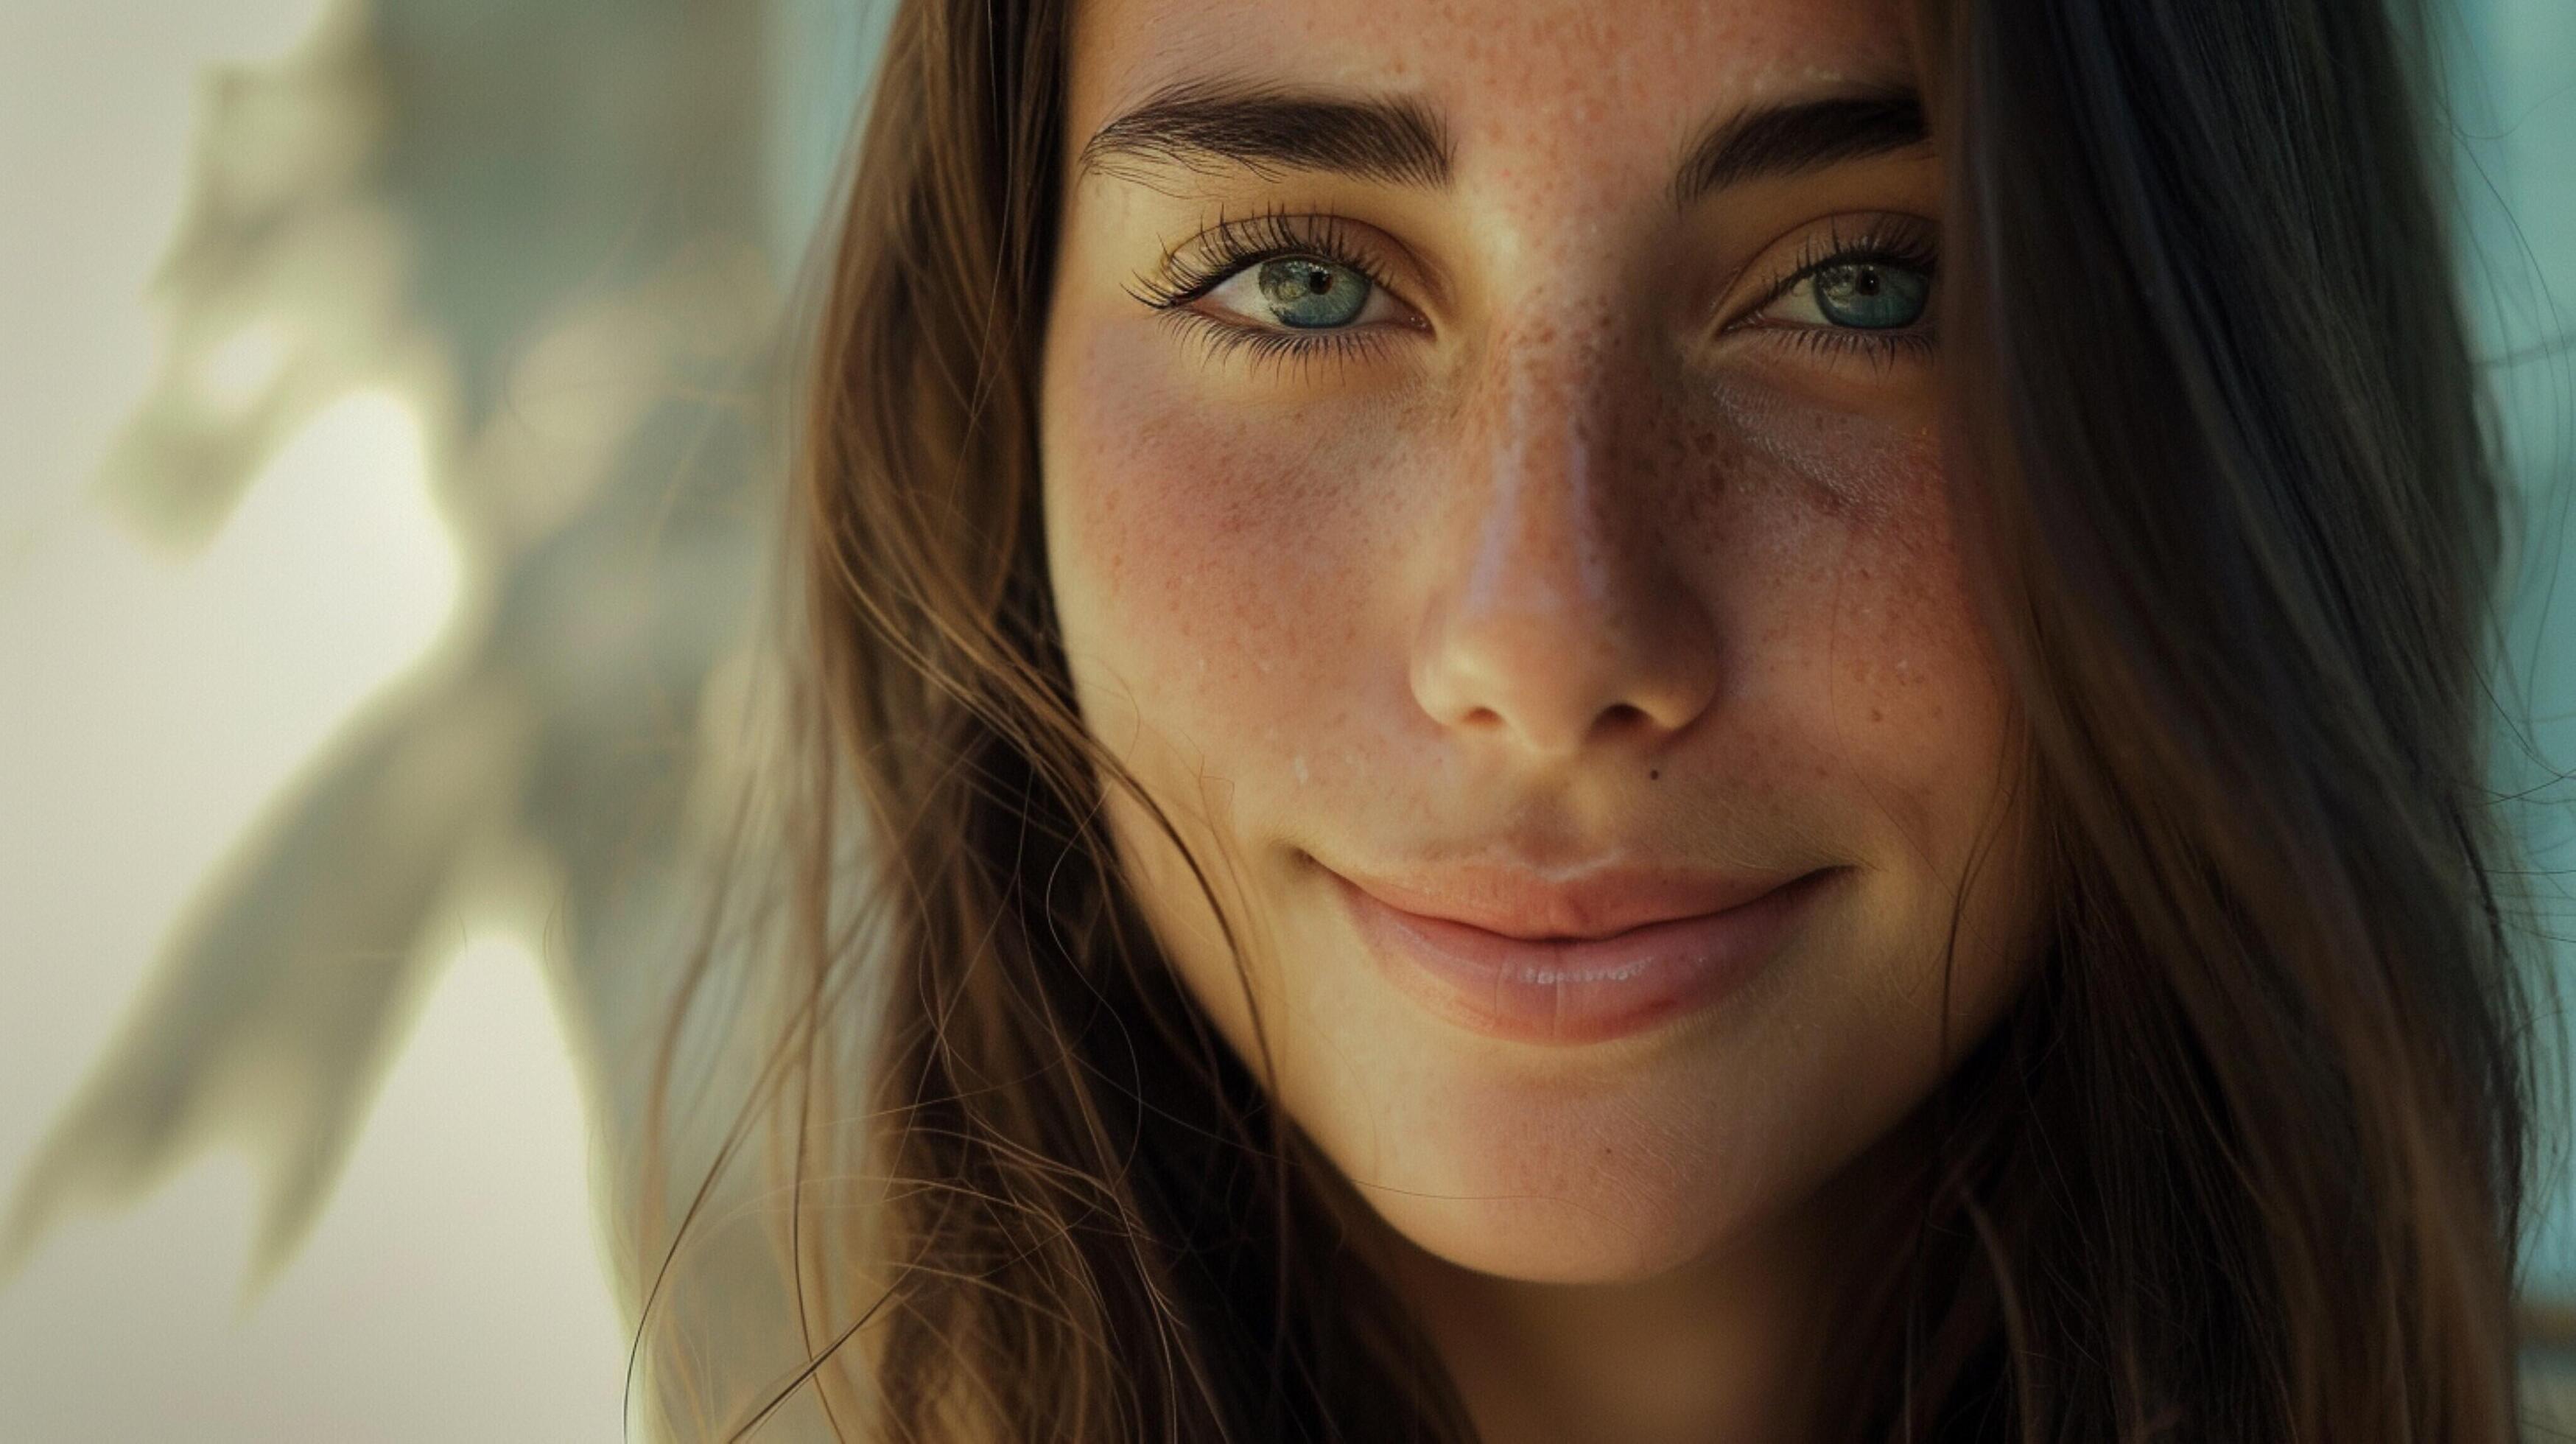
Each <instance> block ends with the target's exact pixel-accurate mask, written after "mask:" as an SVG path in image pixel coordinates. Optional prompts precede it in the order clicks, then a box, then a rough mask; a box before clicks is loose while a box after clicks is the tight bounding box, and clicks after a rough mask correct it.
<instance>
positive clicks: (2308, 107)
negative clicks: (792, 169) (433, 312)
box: [648, 0, 2529, 1444]
mask: <svg viewBox="0 0 2576 1444" xmlns="http://www.w3.org/2000/svg"><path fill="white" fill-rule="evenodd" d="M2421 53H2422V50H2421V47H2420V45H2419V44H2418V38H2417V37H2415V36H2414V35H2412V34H2411V33H2409V32H2407V31H2406V30H2404V29H2403V28H2402V27H2399V26H2397V25H2395V24H2393V23H2392V22H2391V21H2389V20H2388V19H2386V18H2385V17H2383V16H2382V15H2381V14H2380V13H2379V12H2378V11H2377V10H2376V8H2374V7H2373V6H2370V5H2366V4H2353V3H2349V0H2265V3H2259V4H2251V3H2242V4H2225V5H2186V4H2181V3H2169V0H2152V3H2141V0H1971V3H1960V4H1956V5H1945V4H1931V5H1928V6H1925V7H1923V8H1921V9H1919V10H1917V9H1909V8H1907V7H1905V6H1904V5H1902V4H1899V3H1895V0H1632V3H1622V4H1618V5H1595V4H1585V3H1574V0H1566V3H1557V0H1438V3H1433V0H1303V3H1300V4H1297V5H1293V6H1289V5H1270V4H1260V3H1254V0H1082V3H1080V4H1073V5H1062V4H1054V3H1043V0H1029V3H1020V4H1002V3H983V0H977V3H965V0H912V3H906V4H904V5H903V6H902V7H901V9H900V12H899V14H898V15H897V17H896V19H895V21H894V24H893V31H892V37H891V40H890V42H889V46H888V50H887V54H886V59H885V62H884V69H883V72H882V75H881V77H880V80H879V82H878V89H877V92H876V98H875V101H874V110H873V112H872V114H871V116H870V118H869V120H868V125H867V131H866V136H865V144H864V147H863V150H862V153H861V155H860V156H859V159H858V161H857V166H856V171H855V185H856V189H855V192H854V193H853V194H852V196H851V198H850V202H849V207H848V210H847V214H846V234H845V237H844V239H843V241H842V244H841V249H840V252H839V261H838V266H837V269H836V272H835V275H834V283H833V287H832V290H831V294H830V298H829V302H828V305H827V307H826V314H825V318H824V322H823V327H822V344H821V346H820V352H819V371H818V373H817V376H816V389H815V390H814V392H813V398H812V406H811V426H810V431H809V434H808V443H809V454H808V457H807V462H808V464H807V466H806V468H805V471H804V476H805V484H804V486H803V487H802V490H801V493H800V497H799V501H800V512H799V520H800V525H801V527H802V528H803V534H804V537H805V539H806V541H805V551H804V553H803V560H804V565H805V570H806V574H807V581H808V584H809V594H808V595H809V603H810V605H809V606H808V608H807V612H806V624H807V635H806V636H805V637H804V638H803V640H802V642H801V646H802V647H803V648H804V649H805V654H806V656H807V657H808V658H809V660H810V663H811V665H810V668H809V675H808V677H807V679H806V680H807V682H808V684H809V685H808V686H807V687H806V688H804V689H803V693H802V706H803V708H804V711H803V713H802V714H801V715H803V716H804V717H805V718H806V719H807V721H808V722H809V723H810V724H811V725H810V726H808V727H807V729H806V734H807V741H808V742H809V743H810V744H811V750H810V754H809V755H810V763H811V766H812V769H813V771H812V773H811V774H810V776H809V779H808V781H807V782H806V784H805V788H804V791H803V792H802V794H801V798H802V801H803V802H804V804H805V807H804V810H803V812H802V816H801V824H800V829H799V834H798V845H799V847H800V848H801V852H800V856H801V857H802V859H803V866H802V868H801V870H800V871H799V872H798V873H797V874H796V878H797V882H798V889H797V892H796V895H795V897H794V899H793V900H792V907H793V909H794V912H793V916H794V918H795V919H796V921H797V927H796V930H795V937H796V939H797V940H798V946H797V948H796V950H795V954H794V958H793V961H792V963H790V964H786V965H780V966H778V967H777V968H776V969H775V970H774V971H773V972H772V973H771V974H770V975H769V978H770V980H771V981H773V982H777V983H779V984H780V986H781V988H782V991H783V993H784V995H785V1000H786V1003H787V1005H788V1011H787V1014H786V1016H787V1018H788V1020H789V1027H788V1031H787V1033H786V1034H785V1041H784V1043H783V1044H782V1045H781V1046H780V1048H779V1049H778V1051H777V1053H776V1055H775V1057H774V1058H773V1060H772V1061H773V1063H774V1065H775V1066H774V1067H773V1070H772V1072H771V1073H770V1075H769V1079H770V1082H771V1083H772V1084H773V1085H774V1086H772V1087H771V1088H770V1089H768V1090H767V1091H765V1092H764V1093H763V1094H762V1095H761V1098H760V1100H759V1102H758V1105H757V1109H756V1115H755V1118H754V1119H751V1120H747V1121H746V1130H747V1134H746V1136H748V1137H751V1138H755V1139H760V1138H766V1139H769V1140H771V1141H772V1142H774V1143H775V1144H776V1150H775V1157H776V1160H777V1162H778V1165H779V1167H780V1169H781V1170H782V1172H783V1174H784V1179H783V1182H784V1184H785V1187H784V1188H783V1189H782V1190H781V1191H780V1192H779V1193H778V1194H777V1195H776V1196H775V1197H776V1200H777V1201H776V1202H775V1203H774V1204H773V1205H772V1207H773V1208H774V1209H775V1211H776V1213H777V1215H778V1216H779V1217H780V1218H781V1220H782V1221H783V1223H784V1225H785V1227H784V1228H783V1230H782V1236H783V1238H784V1239H785V1241H786V1243H787V1246H788V1251H789V1257H790V1260H791V1263H792V1272H791V1276H792V1278H793V1281H794V1288H793V1290H792V1294H791V1296H790V1301H789V1303H788V1304H786V1305H784V1306H783V1307H785V1308H787V1309H790V1310H792V1314H793V1328H794V1329H795V1331H796V1337H797V1340H798V1350H797V1352H798V1358H797V1361H796V1366H795V1367H794V1368H792V1369H790V1370H788V1371H787V1372H786V1373H785V1374H784V1375H782V1376H780V1377H778V1378H775V1379H766V1380H763V1381H761V1382H762V1385H763V1387H762V1389H761V1390H760V1392H759V1396H758V1397H756V1398H754V1399H752V1400H750V1401H749V1404H748V1406H747V1407H744V1408H741V1409H739V1410H735V1409H733V1408H732V1407H731V1406H730V1404H728V1405H726V1406H725V1407H723V1408H720V1409H716V1410H714V1411H712V1412H705V1411H701V1412H696V1413H692V1414H689V1415H688V1416H686V1417H685V1419H683V1420H682V1421H681V1422H678V1423H675V1424H674V1425H673V1427H674V1428H675V1429H676V1430H678V1431H680V1432H684V1433H688V1434H690V1435H691V1436H692V1437H696V1436H699V1435H704V1436H707V1437H742V1436H744V1435H746V1434H749V1433H751V1432H753V1431H754V1430H756V1429H759V1428H763V1427H770V1426H774V1425H775V1424H776V1423H777V1421H778V1420H779V1419H781V1418H783V1417H785V1416H784V1415H783V1414H781V1413H780V1412H778V1411H779V1410H780V1409H782V1408H784V1407H787V1406H790V1405H792V1406H793V1407H795V1408H796V1409H798V1410H800V1411H803V1417H806V1418H808V1419H809V1420H811V1421H813V1423H814V1424H815V1425H816V1427H818V1428H820V1429H823V1430H827V1431H829V1432H831V1433H834V1434H836V1435H837V1436H838V1437H841V1438H846V1439H869V1440H874V1439H905V1440H916V1439H917V1440H940V1441H966V1440H973V1441H996V1440H1027V1439H1066V1440H1086V1441H1090V1440H1098V1441H1110V1440H1119V1441H1125V1440H1186V1441H1204V1440H1241V1441H1255V1440H1259V1441H1267V1440H1292V1439H1293V1440H1323V1439H1333V1440H1378V1439H1408V1440H1468V1439H1481V1440H1485V1441H1489V1444H1505V1441H1536V1440H1608V1441H1718V1440H1765V1441H1769V1440H1810V1439H1812V1440H1862V1439H1867V1440H1913V1441H1934V1440H1965V1439H1977V1440H1987V1439H1998V1440H2001V1439H2010V1440H2034V1441H2035V1440H2122V1441H2136V1440H2148V1439H2188V1440H2195V1441H2199V1440H2240V1439H2241V1440H2249V1441H2250V1440H2261V1441H2279V1440H2314V1441H2335V1444H2356V1441H2397V1440H2417V1441H2430V1440H2445V1441H2472V1440H2497V1441H2500V1440H2504V1439H2506V1438H2509V1437H2511V1436H2512V1434H2513V1432H2514V1428H2515V1425H2514V1418H2513V1356H2514V1336H2513V1321H2512V1313H2511V1287H2512V1282H2513V1278H2514V1252H2513V1240H2514V1239H2515V1237H2516V1229H2517V1224H2518V1220H2519V1216H2520V1209H2521V1196H2522V1192H2521V1190H2522V1180H2523V1172H2524V1169H2525V1166H2526V1164H2525V1159H2526V1151H2527V1144H2526V1126H2527V1125H2526V1113H2525V1110H2526V1098H2527V1096H2528V1090H2529V1084H2528V1079H2527V1068H2528V1063H2527V1060H2526V1059H2525V1058H2524V1057H2523V1056H2522V1055H2521V1054H2520V1053H2519V1052H2518V1051H2517V1050H2518V1048H2519V1046H2520V1044H2519V1042H2518V1040H2519V1038H2520V1036H2521V1034H2520V1032H2519V1031H2518V1030H2519V1028H2520V1026H2521V1024H2520V1020H2521V1018H2522V1017H2523V1008H2524V1005H2523V1003H2522V1001H2521V994H2520V989H2521V986H2522V984H2521V982H2520V981H2519V974H2518V973H2517V972H2516V971H2515V969H2516V959H2515V957H2514V950H2513V948H2512V946H2510V944H2511V941H2512V936H2513V935H2512V933H2511V931H2510V929H2509V928H2508V925H2507V922H2506V919H2507V917H2508V916H2509V914H2510V909H2509V908H2508V907H2506V906H2504V905H2502V904H2500V902H2499V899H2498V895H2497V891H2496V884H2495V879H2496V878H2497V877H2498V876H2499V875H2501V874H2502V873H2503V872H2504V869H2503V868H2501V866H2500V865H2499V862H2498V856H2499V854H2498V848H2499V841H2498V837H2497V830H2496V829H2495V828H2494V826H2493V824H2492V823H2491V821H2490V819H2489V818H2488V817H2487V816H2486V815H2485V813H2484V812H2483V810H2482V808H2483V799H2484V792H2483V790H2482V786H2481V784H2482V764H2481V753H2482V746H2481V740H2480V739H2481V737H2482V735H2483V730H2484V727H2485V725H2486V720H2487V719H2486V717H2485V714H2484V713H2483V711H2482V697H2483V693H2482V691H2481V679H2482V675H2483V672H2482V667H2483V661H2484V657H2485V655H2486V653H2485V647H2484V638H2485V635H2486V632H2485V629H2484V622H2485V619H2486V617H2487V615H2488V613H2487V605H2488V593H2489V589H2490V585H2491V579H2492V576H2493V573H2494V571H2495V569H2496V565H2497V555H2498V550H2499V535H2500V523H2499V516H2498V507H2499V500H2498V493H2497V489H2496V486H2495V484H2494V482H2493V480H2492V478H2491V476H2490V472H2489V469H2488V464H2487V461H2486V459H2485V456H2484V452H2483V447H2482V438H2481V430H2480V425H2479V418H2478V407H2477V404H2476V401H2475V398H2474V386H2473V375H2472V371H2471V367H2470V363H2469V361H2468V359H2467V356H2466V354H2465V351H2464V343H2463V338H2462V324H2461V319H2460V315H2459V311H2458V305H2457V302H2456V299H2455V297H2454V293H2453V286H2452V279H2451V277H2452V272H2451V268H2450V260H2449V250H2448V247H2447V244H2446V241H2445V238H2444V235H2443V226H2442V224H2441V215H2440V207H2439V205H2438V203H2437V197H2438V195H2439V194H2440V191H2439V189H2438V187H2437V185H2436V183H2435V178H2434V169H2433V167H2432V165H2431V163H2430V162H2429V161H2428V155H2429V154H2431V153H2432V148H2431V145H2430V142H2429V141H2428V138H2427V131H2426V127H2425V123H2424V118H2423V116H2422V115H2421V114H2420V113H2419V110H2418V108H2417V103H2416V102H2415V101H2414V100H2412V99H2410V97H2412V96H2414V95H2415V94H2416V93H2417V92H2418V90H2419V89H2420V86H2419V84H2418V81H2419V77H2418V76H2417V75H2415V74H2414V73H2413V70H2414V65H2415V57H2416V56H2418V55H2420V54H2421ZM758 1118H766V1119H767V1120H769V1122H770V1123H771V1124H773V1125H774V1126H773V1127H771V1128H769V1129H766V1130H763V1129H757V1128H752V1127H751V1126H750V1124H751V1123H752V1122H754V1121H757V1119H758ZM732 1156H739V1155H732ZM694 1221H695V1219H694V1218H693V1219H692V1222H694ZM683 1231H684V1234H685V1229H684V1230H683ZM684 1245H685V1238H684ZM655 1307H659V1308H662V1309H663V1310H664V1311H665V1313H666V1314H667V1313H668V1311H669V1309H670V1308H671V1307H672V1306H671V1305H670V1304H668V1303H667V1301H665V1300H663V1299H661V1298H660V1297H659V1296H657V1299H656V1303H655ZM651 1322H652V1320H651V1316H650V1311H649V1310H648V1327H649V1326H650V1324H651ZM664 1322H669V1320H668V1319H667V1318H666V1319H665V1320H664ZM687 1323H688V1321H687V1320H685V1319H683V1320H681V1321H680V1322H679V1324H677V1325H675V1328H676V1329H677V1330H678V1331H679V1332H683V1333H685V1332H687ZM701 1323H702V1325H703V1327H702V1328H701V1330H700V1332H701V1333H710V1332H718V1331H721V1329H723V1328H725V1327H730V1326H731V1325H727V1324H720V1323H713V1322H707V1321H701ZM680 1372H686V1370H685V1367H684V1366H683V1367H681V1369H680ZM697 1382H698V1384H701V1385H703V1384H705V1383H706V1382H707V1381H706V1380H705V1379H704V1378H700V1379H699V1380H698V1381H697ZM686 1392H688V1391H686V1390H675V1391H674V1392H673V1397H677V1395H678V1394H680V1393H686ZM675 1407H676V1406H675Z"/></svg>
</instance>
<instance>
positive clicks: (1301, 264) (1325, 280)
mask: <svg viewBox="0 0 2576 1444" xmlns="http://www.w3.org/2000/svg"><path fill="white" fill-rule="evenodd" d="M1253 281H1254V284H1255V285H1256V286H1257V287H1258V288H1259V289H1260V292H1261V302H1262V306H1263V309H1265V310H1267V311H1268V312H1269V313H1270V316H1271V319H1273V320H1275V321H1277V322H1278V323H1279V324H1280V325H1282V326H1292V327H1295V328H1296V329H1298V330H1301V331H1321V330H1330V329H1332V328H1334V327H1337V326H1347V325H1349V324H1350V323H1351V322H1352V321H1354V320H1356V319H1358V317H1359V314H1360V312H1361V310H1362V309H1363V308H1365V307H1366V306H1367V305H1368V299H1369V291H1370V290H1371V289H1372V288H1371V287H1370V285H1369V279H1368V277H1366V276H1363V275H1361V274H1360V273H1359V272H1357V271H1355V270H1352V269H1351V268H1350V267H1348V266H1343V265H1336V264H1334V263H1333V262H1331V261H1327V260H1322V259H1319V258H1317V257H1314V256H1282V257H1280V258H1279V259H1277V260H1274V261H1264V262H1262V263H1261V265H1260V267H1259V269H1258V270H1257V271H1256V272H1255V274H1254V277H1253Z"/></svg>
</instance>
